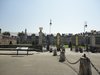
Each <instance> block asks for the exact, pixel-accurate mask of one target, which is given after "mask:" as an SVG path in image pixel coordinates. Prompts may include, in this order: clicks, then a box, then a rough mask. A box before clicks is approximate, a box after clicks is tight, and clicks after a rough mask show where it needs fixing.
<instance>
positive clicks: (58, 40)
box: [56, 33, 61, 51]
mask: <svg viewBox="0 0 100 75" xmlns="http://www.w3.org/2000/svg"><path fill="white" fill-rule="evenodd" d="M56 37H57V41H56V46H57V51H60V45H61V36H60V33H57V36H56Z"/></svg>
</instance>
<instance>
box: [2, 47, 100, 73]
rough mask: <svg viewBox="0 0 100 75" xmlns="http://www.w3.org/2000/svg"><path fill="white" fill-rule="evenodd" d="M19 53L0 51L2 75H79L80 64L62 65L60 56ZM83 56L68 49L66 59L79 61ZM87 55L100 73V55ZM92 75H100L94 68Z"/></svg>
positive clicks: (64, 63) (65, 63)
mask: <svg viewBox="0 0 100 75" xmlns="http://www.w3.org/2000/svg"><path fill="white" fill-rule="evenodd" d="M19 53H20V55H16V52H15V51H11V52H9V51H0V75H78V71H79V63H77V64H75V65H72V64H69V63H68V62H67V61H65V62H63V63H61V62H59V56H53V53H49V52H29V53H30V55H28V56H27V55H25V54H26V52H19ZM3 54H4V55H3ZM58 55H59V52H58ZM82 55H83V53H75V52H74V51H73V52H71V51H70V50H69V49H66V57H67V59H68V60H69V61H70V62H75V61H77V60H78V59H79V58H80V57H81V56H82ZM86 55H87V57H89V58H90V60H91V61H92V63H93V64H94V65H95V66H96V68H97V69H98V70H99V71H100V53H90V52H89V53H86ZM92 75H98V73H97V72H96V71H95V70H94V68H92Z"/></svg>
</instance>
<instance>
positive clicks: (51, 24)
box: [49, 19, 52, 34]
mask: <svg viewBox="0 0 100 75" xmlns="http://www.w3.org/2000/svg"><path fill="white" fill-rule="evenodd" d="M49 24H50V34H51V25H52V20H51V19H50V23H49Z"/></svg>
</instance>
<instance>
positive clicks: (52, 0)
mask: <svg viewBox="0 0 100 75" xmlns="http://www.w3.org/2000/svg"><path fill="white" fill-rule="evenodd" d="M50 19H51V20H52V25H51V33H53V34H56V33H73V34H76V33H81V32H84V25H85V22H86V23H87V28H85V31H91V30H97V31H100V0H0V28H1V29H2V31H3V32H4V31H9V32H22V31H24V30H25V29H27V32H28V33H38V32H39V27H43V32H44V33H47V34H49V33H50V24H49V23H50Z"/></svg>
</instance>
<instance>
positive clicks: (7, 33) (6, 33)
mask: <svg viewBox="0 0 100 75" xmlns="http://www.w3.org/2000/svg"><path fill="white" fill-rule="evenodd" d="M2 34H3V35H7V36H10V32H3V33H2Z"/></svg>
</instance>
